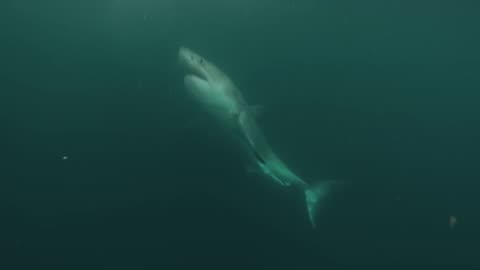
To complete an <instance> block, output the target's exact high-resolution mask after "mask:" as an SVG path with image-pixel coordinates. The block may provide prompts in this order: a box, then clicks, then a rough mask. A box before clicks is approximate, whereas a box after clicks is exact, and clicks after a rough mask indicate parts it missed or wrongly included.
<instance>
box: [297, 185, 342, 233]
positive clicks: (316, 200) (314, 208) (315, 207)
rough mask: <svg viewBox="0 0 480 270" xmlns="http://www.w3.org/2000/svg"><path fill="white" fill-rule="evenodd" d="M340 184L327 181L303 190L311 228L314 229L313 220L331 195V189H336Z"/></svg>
mask: <svg viewBox="0 0 480 270" xmlns="http://www.w3.org/2000/svg"><path fill="white" fill-rule="evenodd" d="M339 183H340V182H338V181H333V180H327V181H322V182H318V183H316V184H313V185H308V186H307V187H306V188H305V201H306V204H307V211H308V218H309V219H310V223H311V224H312V227H313V228H315V227H316V223H315V219H316V217H317V214H318V212H319V210H320V209H319V207H320V206H321V204H322V203H324V202H325V200H326V199H327V198H328V197H329V195H330V194H331V193H332V191H333V189H335V188H336V187H338V185H339Z"/></svg>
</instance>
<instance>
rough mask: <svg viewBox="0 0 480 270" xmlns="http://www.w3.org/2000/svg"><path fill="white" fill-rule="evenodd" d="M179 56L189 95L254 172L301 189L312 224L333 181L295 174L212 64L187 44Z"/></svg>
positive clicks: (222, 75) (241, 99) (243, 101)
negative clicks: (312, 181)
mask: <svg viewBox="0 0 480 270" xmlns="http://www.w3.org/2000/svg"><path fill="white" fill-rule="evenodd" d="M178 58H179V62H180V65H181V66H182V67H183V68H184V70H185V76H184V85H185V88H186V90H187V92H188V93H189V95H191V96H192V97H193V99H194V100H195V102H196V103H198V104H199V105H200V107H202V108H203V109H204V110H205V111H206V113H207V114H208V115H209V116H210V117H211V118H212V119H213V120H214V121H215V122H216V123H217V124H219V125H220V126H221V128H223V129H224V130H227V131H228V133H229V134H231V135H232V136H233V137H235V141H236V142H237V143H238V145H239V146H240V148H241V149H242V151H243V152H244V153H245V154H246V156H247V157H248V160H249V163H250V165H253V166H254V168H255V171H257V172H259V173H261V174H263V175H264V176H266V177H268V178H269V179H272V180H273V181H275V182H276V183H278V184H280V185H282V186H294V187H298V188H300V189H301V190H303V191H304V193H305V201H306V206H307V211H308V216H309V220H310V223H311V224H312V226H314V227H315V214H316V212H317V206H318V204H319V203H320V202H321V201H322V199H324V198H325V197H326V195H327V194H328V193H329V191H330V189H331V187H332V183H333V182H332V181H320V182H318V183H315V184H313V185H312V184H308V183H307V182H305V181H304V180H302V179H301V178H300V177H299V176H298V175H296V174H295V173H294V172H293V171H292V170H291V169H290V168H289V167H288V166H287V165H286V164H285V163H284V162H283V161H282V160H281V159H280V158H279V157H278V156H277V155H276V154H275V152H274V151H273V149H272V147H271V146H270V145H269V144H268V142H267V140H266V138H265V136H264V135H263V132H262V131H261V129H260V128H259V126H258V124H257V122H256V113H255V111H256V110H255V109H252V107H251V106H249V104H248V103H247V102H246V100H245V98H244V96H243V95H242V93H241V92H240V90H239V89H238V88H237V86H236V85H235V84H234V83H233V81H232V80H231V79H230V78H229V77H228V76H227V75H226V74H225V73H224V72H223V71H221V70H220V69H219V68H218V67H216V66H215V65H214V64H213V63H211V62H209V61H207V60H206V59H205V58H203V57H202V56H200V55H199V54H197V53H195V52H193V51H192V50H190V49H188V48H186V47H181V48H180V49H179V53H178Z"/></svg>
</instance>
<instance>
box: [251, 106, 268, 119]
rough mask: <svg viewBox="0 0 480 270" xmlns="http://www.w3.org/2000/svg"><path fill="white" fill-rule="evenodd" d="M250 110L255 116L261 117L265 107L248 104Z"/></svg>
mask: <svg viewBox="0 0 480 270" xmlns="http://www.w3.org/2000/svg"><path fill="white" fill-rule="evenodd" d="M250 112H251V113H252V114H253V115H254V116H255V117H261V116H262V115H263V114H264V113H265V107H264V106H263V105H253V106H250Z"/></svg>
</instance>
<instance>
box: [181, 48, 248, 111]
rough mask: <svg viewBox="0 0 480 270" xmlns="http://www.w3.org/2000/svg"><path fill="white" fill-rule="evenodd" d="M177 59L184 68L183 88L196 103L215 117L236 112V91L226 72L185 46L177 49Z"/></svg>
mask: <svg viewBox="0 0 480 270" xmlns="http://www.w3.org/2000/svg"><path fill="white" fill-rule="evenodd" d="M178 60H179V63H180V65H181V66H182V67H183V69H184V70H185V77H184V84H185V88H186V90H187V92H188V93H189V94H190V95H191V96H192V97H193V98H194V100H195V101H196V102H197V103H198V104H200V105H201V106H202V107H204V108H205V109H206V110H207V112H210V113H212V114H213V115H214V116H217V117H221V118H225V117H231V116H232V115H236V114H238V113H237V111H238V110H239V104H240V102H239V99H238V91H237V90H236V88H235V86H234V85H233V83H232V82H231V81H230V79H229V78H228V76H227V75H226V74H224V73H223V72H222V71H221V70H220V69H218V68H217V67H216V66H215V65H214V64H212V63H210V62H209V61H207V60H206V59H205V58H203V57H202V56H200V55H198V54H197V53H195V52H194V51H192V50H190V49H188V48H186V47H181V48H180V49H179V52H178Z"/></svg>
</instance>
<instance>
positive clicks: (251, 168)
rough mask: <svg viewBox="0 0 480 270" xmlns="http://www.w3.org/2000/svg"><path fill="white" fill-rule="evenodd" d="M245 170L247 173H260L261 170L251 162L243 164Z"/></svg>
mask: <svg viewBox="0 0 480 270" xmlns="http://www.w3.org/2000/svg"><path fill="white" fill-rule="evenodd" d="M245 170H246V171H247V173H249V174H260V173H261V171H260V170H259V169H258V168H257V167H256V166H254V165H252V164H249V165H247V166H245Z"/></svg>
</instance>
